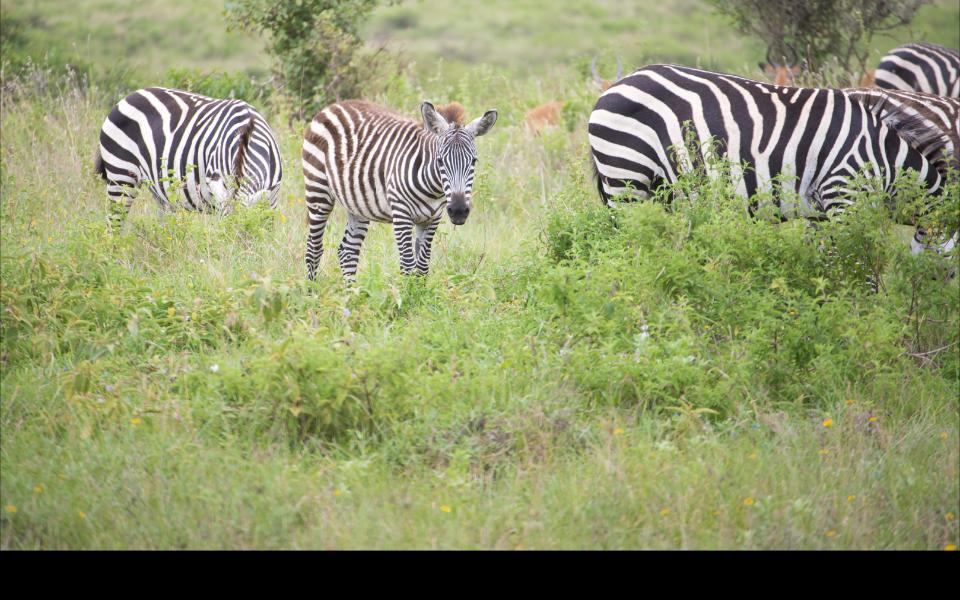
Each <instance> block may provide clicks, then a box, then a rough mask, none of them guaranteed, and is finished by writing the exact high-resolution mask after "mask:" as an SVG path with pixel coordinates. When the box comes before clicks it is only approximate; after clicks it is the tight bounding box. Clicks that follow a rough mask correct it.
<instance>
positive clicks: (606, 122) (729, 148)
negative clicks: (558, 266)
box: [588, 65, 953, 252]
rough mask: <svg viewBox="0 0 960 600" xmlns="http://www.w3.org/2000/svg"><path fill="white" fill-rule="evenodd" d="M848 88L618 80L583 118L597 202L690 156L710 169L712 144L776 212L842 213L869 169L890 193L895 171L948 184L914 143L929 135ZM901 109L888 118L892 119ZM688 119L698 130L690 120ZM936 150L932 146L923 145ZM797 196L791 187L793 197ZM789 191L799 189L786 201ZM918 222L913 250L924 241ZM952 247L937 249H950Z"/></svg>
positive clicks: (646, 75)
mask: <svg viewBox="0 0 960 600" xmlns="http://www.w3.org/2000/svg"><path fill="white" fill-rule="evenodd" d="M873 108H875V107H873V106H868V104H867V103H865V102H863V101H862V100H861V99H858V97H857V96H856V95H855V94H854V93H853V92H851V91H848V90H834V89H816V88H794V87H784V86H777V85H771V84H767V83H761V82H757V81H751V80H749V79H745V78H743V77H738V76H735V75H726V74H722V73H713V72H710V71H703V70H699V69H693V68H688V67H682V66H677V65H649V66H647V67H643V68H641V69H639V70H637V71H635V72H634V73H632V74H631V75H629V76H627V77H625V78H624V79H622V80H620V81H619V82H618V83H617V84H616V85H614V86H613V87H611V88H610V89H609V90H607V91H606V92H605V93H604V94H603V95H601V97H600V99H599V100H598V101H597V104H596V106H595V108H594V109H593V112H592V113H591V115H590V119H589V125H588V135H589V143H590V147H591V152H592V157H593V162H594V167H595V169H596V172H597V177H598V179H597V185H598V189H599V192H600V197H601V199H602V200H603V201H604V202H605V203H606V204H607V205H609V206H613V198H614V197H615V196H618V195H621V194H624V195H625V196H628V197H632V199H644V198H648V197H649V196H650V195H651V193H652V192H655V191H656V190H657V188H658V187H659V186H660V185H661V184H663V183H670V182H675V181H677V179H678V175H679V174H680V173H681V172H682V170H684V169H686V168H690V166H692V165H693V164H694V162H696V163H698V164H699V165H704V166H706V169H707V173H708V174H710V175H712V176H716V175H717V173H716V170H715V169H714V168H713V167H711V166H710V161H709V160H708V159H709V156H708V154H709V152H710V148H711V144H710V143H709V142H710V140H715V141H716V146H714V147H715V148H716V150H717V151H718V153H719V154H720V155H726V158H727V159H728V161H729V165H730V173H731V175H732V179H733V181H734V182H735V184H736V191H737V193H738V194H739V195H741V196H745V197H751V202H750V203H749V212H750V214H751V215H754V214H755V212H756V210H757V208H758V202H757V200H756V199H755V198H752V197H753V196H755V195H756V194H757V193H758V192H765V191H769V192H772V193H773V195H774V197H775V199H776V202H777V204H778V207H779V208H780V209H781V211H782V212H781V218H782V219H785V218H790V217H793V216H797V215H798V214H802V215H804V216H808V215H809V216H811V217H817V218H824V217H826V216H827V215H828V214H829V213H830V211H833V210H836V211H838V212H842V211H843V209H844V207H845V206H847V205H849V204H850V203H851V202H852V200H850V198H849V196H848V194H849V193H850V192H851V191H853V190H852V189H851V188H852V186H851V178H852V177H853V176H855V175H856V174H857V173H858V172H859V171H861V170H864V168H867V169H869V170H870V171H872V175H874V176H875V177H877V178H878V180H879V181H880V183H881V184H882V188H883V190H884V191H887V192H890V191H893V189H894V183H895V178H896V175H897V170H898V169H905V168H911V169H914V170H916V171H917V172H918V173H919V176H920V179H921V181H922V185H923V187H924V189H925V190H926V191H927V193H929V194H937V193H939V191H940V190H941V186H942V182H943V177H942V173H941V172H940V171H938V169H937V168H935V167H934V166H933V165H931V160H932V159H933V158H934V156H932V155H931V156H925V155H924V154H923V153H922V152H921V151H920V150H918V149H916V148H915V147H913V146H911V145H910V143H909V140H917V139H922V140H927V139H929V138H930V136H931V135H939V134H940V132H939V131H936V132H931V131H928V130H925V129H924V126H923V123H920V122H917V121H916V120H900V121H898V122H897V124H896V127H899V128H900V129H899V130H897V129H896V127H894V126H888V124H887V122H886V121H885V120H884V117H888V118H890V117H891V114H890V112H889V111H888V112H887V113H884V112H883V111H880V112H874V110H873ZM895 116H896V115H892V117H895ZM686 122H692V126H686V125H685V123H686ZM687 131H692V133H693V137H695V138H696V139H697V140H699V142H700V145H701V148H700V151H699V153H700V154H701V155H702V156H696V157H691V156H690V155H689V151H688V150H687V148H686V145H685V139H684V135H685V133H686V132H687ZM928 146H929V144H928ZM791 192H792V193H795V194H796V195H793V194H791ZM786 197H794V198H795V197H799V199H800V202H799V205H797V206H788V203H787V202H786V201H785V199H786ZM927 243H928V241H927V234H926V232H924V231H923V230H922V229H921V228H919V227H918V228H917V231H916V233H915V235H914V240H913V243H912V244H911V246H912V248H913V251H914V252H917V251H919V250H918V248H922V247H926V246H927ZM952 246H953V243H952V242H948V243H947V244H946V245H944V246H942V247H941V250H942V251H948V250H950V249H951V248H952Z"/></svg>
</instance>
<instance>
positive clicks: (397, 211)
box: [391, 202, 417, 275]
mask: <svg viewBox="0 0 960 600" xmlns="http://www.w3.org/2000/svg"><path fill="white" fill-rule="evenodd" d="M391 205H392V206H393V237H394V238H395V239H396V241H397V251H398V252H399V253H400V272H401V273H403V274H404V275H410V274H412V273H413V272H414V268H415V267H416V264H417V261H416V256H415V255H414V243H413V219H411V218H410V213H409V212H408V210H407V209H406V207H404V206H403V205H402V204H400V203H398V202H393V203H391Z"/></svg>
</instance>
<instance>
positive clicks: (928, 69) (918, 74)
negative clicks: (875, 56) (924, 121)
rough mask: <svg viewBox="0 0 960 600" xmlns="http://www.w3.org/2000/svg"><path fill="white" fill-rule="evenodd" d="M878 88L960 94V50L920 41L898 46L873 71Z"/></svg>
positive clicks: (947, 94)
mask: <svg viewBox="0 0 960 600" xmlns="http://www.w3.org/2000/svg"><path fill="white" fill-rule="evenodd" d="M872 79H873V83H874V85H876V86H877V87H878V88H882V89H888V90H905V91H914V92H925V93H928V94H936V95H937V96H947V97H948V98H960V52H957V51H956V50H953V49H951V48H944V47H943V46H937V45H936V44H928V43H926V42H918V43H915V44H904V45H903V46H900V47H898V48H894V49H893V50H891V51H890V52H888V53H887V55H886V56H884V57H883V58H882V59H881V60H880V65H879V66H878V67H877V70H876V71H874V72H873V76H872Z"/></svg>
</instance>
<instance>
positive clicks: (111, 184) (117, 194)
mask: <svg viewBox="0 0 960 600" xmlns="http://www.w3.org/2000/svg"><path fill="white" fill-rule="evenodd" d="M137 191H138V190H137V188H136V187H134V183H133V182H127V181H122V180H119V181H118V180H115V179H110V180H109V181H108V182H107V200H108V203H107V225H108V226H109V227H110V230H111V231H114V232H117V231H119V230H120V228H121V227H123V222H124V220H126V218H127V215H128V214H129V213H130V207H131V206H133V201H134V200H135V199H136V197H137Z"/></svg>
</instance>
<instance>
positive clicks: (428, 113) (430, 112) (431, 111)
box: [420, 100, 450, 135]
mask: <svg viewBox="0 0 960 600" xmlns="http://www.w3.org/2000/svg"><path fill="white" fill-rule="evenodd" d="M420 114H421V115H423V126H424V127H425V128H426V129H427V131H429V132H432V133H435V134H437V135H440V134H442V133H443V132H445V131H446V130H447V129H449V128H450V124H449V123H447V120H446V119H444V118H443V115H441V114H440V113H438V112H437V109H436V108H434V107H433V105H432V104H430V103H429V102H427V101H426V100H424V101H423V104H421V105H420Z"/></svg>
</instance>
